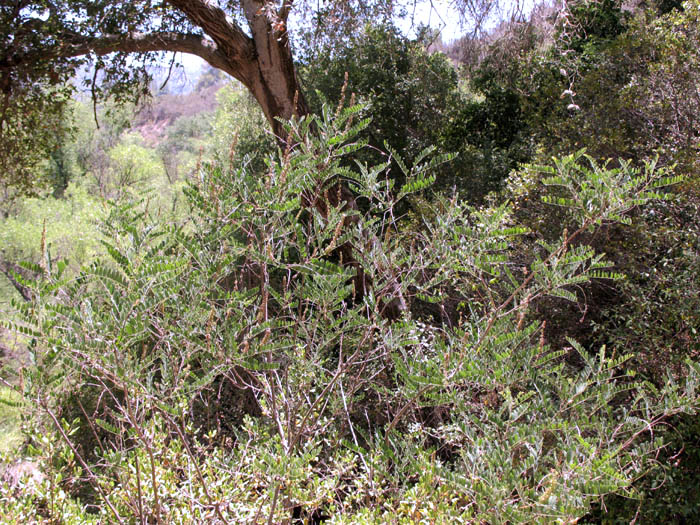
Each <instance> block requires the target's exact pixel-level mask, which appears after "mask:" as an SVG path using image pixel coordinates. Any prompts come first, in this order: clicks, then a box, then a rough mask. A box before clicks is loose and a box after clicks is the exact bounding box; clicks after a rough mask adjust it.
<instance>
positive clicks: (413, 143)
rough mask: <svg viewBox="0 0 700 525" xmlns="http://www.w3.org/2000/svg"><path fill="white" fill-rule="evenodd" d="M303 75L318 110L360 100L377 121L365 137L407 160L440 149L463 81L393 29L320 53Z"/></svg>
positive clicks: (372, 31) (371, 31)
mask: <svg viewBox="0 0 700 525" xmlns="http://www.w3.org/2000/svg"><path fill="white" fill-rule="evenodd" d="M346 73H347V79H348V80H347V87H346V89H345V91H344V92H343V85H344V83H343V79H344V76H345V74H346ZM301 74H302V77H303V78H304V79H305V85H306V86H307V91H308V94H309V102H310V104H311V106H312V108H313V109H314V110H316V111H318V110H319V109H320V108H321V105H322V103H323V102H324V101H328V102H329V103H330V104H331V105H335V104H337V103H338V102H339V101H340V99H341V96H343V95H344V96H345V97H346V99H348V100H349V98H350V96H351V94H354V95H355V97H356V100H357V101H359V102H362V103H363V104H365V111H366V114H368V115H372V123H373V124H372V127H371V129H368V130H366V131H365V134H364V136H365V137H366V138H367V140H368V142H369V144H370V145H371V146H373V147H374V148H377V149H379V150H384V149H385V147H384V143H385V142H386V143H387V144H388V145H389V147H390V148H391V149H392V150H394V151H396V152H398V153H399V154H400V155H402V156H404V157H407V158H411V157H412V156H414V155H415V154H417V152H420V151H422V150H423V149H425V148H427V147H428V146H431V145H433V144H436V143H437V139H438V137H439V134H440V130H441V129H442V128H443V127H444V126H445V125H446V123H447V119H448V117H449V115H450V111H452V107H453V106H454V104H455V103H456V102H457V101H458V100H459V97H458V93H457V75H456V72H455V70H454V68H453V67H452V65H451V64H450V62H449V61H448V60H447V58H446V57H445V56H444V55H442V54H441V53H435V54H430V53H428V52H427V51H426V50H425V49H424V47H423V45H422V43H421V42H419V41H411V40H408V39H407V38H406V37H404V36H402V35H401V34H400V33H399V31H398V29H396V28H395V27H393V26H366V27H365V28H364V30H363V31H361V32H359V33H358V34H356V35H354V36H352V37H350V38H349V39H348V40H346V41H343V42H342V43H336V44H335V45H333V46H332V47H328V48H326V49H324V50H321V51H319V52H318V53H317V54H315V55H314V56H313V61H312V62H310V63H307V64H305V65H304V67H303V69H302V71H301ZM316 91H318V93H316ZM362 155H363V158H364V159H371V160H372V161H373V162H377V161H379V160H380V159H382V157H381V155H377V154H376V153H372V150H367V151H364V152H363V153H362Z"/></svg>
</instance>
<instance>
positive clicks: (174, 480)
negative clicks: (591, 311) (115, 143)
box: [3, 106, 700, 523]
mask: <svg viewBox="0 0 700 525" xmlns="http://www.w3.org/2000/svg"><path fill="white" fill-rule="evenodd" d="M360 109H361V108H359V107H357V106H354V107H350V108H347V109H340V108H339V109H338V110H337V111H335V112H334V111H332V110H329V109H328V108H325V109H324V110H323V111H322V113H321V114H320V115H319V116H312V117H307V118H304V119H302V120H300V121H293V122H290V123H288V124H287V132H288V133H289V136H290V137H291V139H292V140H290V144H293V146H290V147H288V148H287V149H286V151H280V152H279V154H278V156H277V157H276V158H275V159H271V160H269V162H268V163H267V169H266V171H265V172H264V173H255V172H251V171H249V170H248V169H247V168H246V166H245V165H243V167H241V168H239V169H236V170H228V169H224V168H222V167H220V166H214V165H205V166H204V167H203V169H202V171H201V173H200V175H201V177H200V179H199V180H198V181H197V182H196V183H192V184H190V185H189V187H188V188H187V190H186V196H187V199H188V202H189V206H190V213H189V218H188V220H187V221H185V222H182V223H178V224H163V223H162V221H159V219H158V217H156V216H155V215H153V214H151V213H150V212H149V209H148V207H147V206H145V205H144V203H141V204H139V203H132V204H128V205H119V206H115V207H114V208H113V210H112V212H111V215H110V217H109V219H108V220H107V221H106V224H105V228H106V229H107V230H106V231H107V233H108V234H109V237H110V238H112V239H113V241H112V242H109V243H105V249H106V251H107V253H108V254H109V257H108V258H105V259H101V260H98V261H96V262H94V263H93V264H90V265H88V266H85V267H84V268H83V269H82V270H81V272H80V273H79V275H78V276H77V277H66V276H64V274H63V273H62V272H63V268H64V266H65V265H63V264H61V263H56V262H52V261H50V260H47V261H46V262H45V263H44V264H43V266H41V267H36V268H35V269H36V271H37V272H39V273H41V274H42V278H41V279H39V280H37V282H36V283H34V285H33V286H34V289H35V293H34V296H35V297H36V300H35V301H34V302H32V303H26V304H25V303H16V307H17V309H18V310H19V312H20V314H21V316H22V321H21V322H18V323H15V324H12V326H11V327H12V328H13V329H15V330H18V331H20V332H22V333H24V334H25V335H26V336H27V337H28V338H31V340H32V343H31V345H30V350H31V353H32V362H33V366H32V367H30V368H28V369H26V370H24V371H23V376H22V382H21V388H20V390H21V392H22V395H23V396H25V398H26V405H27V406H31V407H35V409H36V411H35V418H34V419H33V420H31V422H29V423H28V424H27V428H28V429H29V428H31V429H32V431H31V432H28V435H27V440H28V442H27V445H26V449H27V452H28V453H29V454H31V455H33V456H35V457H36V458H37V461H40V462H41V464H42V465H43V466H44V468H45V469H46V470H47V473H46V481H45V483H44V485H42V487H43V489H42V491H40V492H37V493H34V495H32V496H31V498H33V499H32V500H31V505H33V506H34V508H36V509H38V510H37V513H38V515H41V516H45V517H46V520H47V521H48V520H52V519H61V518H62V519H64V520H65V521H69V520H68V518H67V517H66V515H63V514H62V513H63V512H64V509H71V510H70V512H73V510H72V509H75V508H76V506H77V507H78V508H80V507H81V505H82V506H83V507H82V508H83V509H84V512H85V513H86V514H85V516H87V518H86V519H98V520H105V521H118V522H122V521H125V522H131V521H134V522H140V523H171V522H173V523H177V522H188V523H194V522H199V523H212V522H219V523H256V522H267V523H285V522H286V523H292V522H300V523H303V522H321V521H327V522H328V523H417V522H447V521H448V520H449V521H459V522H463V523H505V522H511V523H536V522H541V523H551V522H557V521H558V522H573V521H575V520H576V519H578V518H580V517H582V516H583V515H585V514H586V513H587V512H588V511H589V510H590V508H591V505H592V504H593V503H594V502H595V501H597V500H598V499H599V498H601V497H603V496H605V495H608V494H612V493H617V494H624V495H626V496H632V497H633V496H634V495H635V488H634V482H635V481H636V480H637V479H638V478H639V477H641V476H643V475H644V473H645V472H646V471H647V470H648V468H649V466H650V464H651V462H652V461H653V459H654V457H655V455H656V454H657V452H658V451H659V449H660V448H661V447H663V442H662V441H661V440H659V439H658V437H657V434H656V433H655V429H656V427H657V426H658V425H660V424H662V423H663V422H664V421H666V420H667V419H668V418H669V417H671V416H673V415H676V414H682V413H695V411H696V409H697V405H698V398H697V384H698V379H699V378H698V374H700V366H698V365H697V364H695V363H692V362H687V364H686V371H685V373H684V374H683V376H682V378H681V379H680V380H678V381H676V380H674V379H672V378H671V379H669V380H668V381H667V382H666V383H665V384H663V385H660V386H658V387H657V386H653V385H650V384H648V383H645V382H644V381H640V380H637V378H636V377H635V374H634V370H632V369H630V368H627V367H625V363H626V361H627V360H628V356H627V355H625V356H620V354H619V353H617V351H616V349H615V348H606V347H602V348H590V349H589V348H584V347H582V346H581V345H580V344H578V343H577V342H576V341H574V340H569V341H568V342H567V343H566V344H565V345H564V346H562V347H551V346H550V345H549V344H548V343H547V341H546V338H545V337H544V330H543V326H541V325H539V324H538V323H531V322H529V321H528V313H529V309H530V308H531V306H532V304H534V303H535V302H536V301H537V300H538V298H541V297H544V296H552V295H553V296H556V297H560V298H562V299H563V300H566V301H577V300H578V298H577V296H576V294H575V293H574V292H575V289H576V287H577V286H579V285H581V284H582V283H586V282H588V281H590V280H592V279H620V278H622V276H620V275H618V274H616V273H615V271H614V269H612V268H611V267H610V264H609V263H607V262H606V261H605V260H604V259H603V257H602V256H601V255H599V254H596V253H595V252H594V250H593V249H592V248H590V247H589V246H587V245H585V244H584V243H582V242H581V240H582V237H583V234H584V233H586V232H590V231H594V230H595V229H596V228H600V227H601V226H602V225H605V224H608V223H610V222H622V223H629V221H630V220H631V219H630V218H629V216H628V215H627V212H629V211H630V210H631V209H632V208H634V207H636V206H640V205H643V204H645V203H646V202H648V201H649V200H652V199H663V198H664V195H663V194H661V193H660V191H659V188H661V187H662V186H664V185H668V184H672V183H675V182H677V178H674V177H672V176H669V174H668V173H667V172H666V171H664V170H657V169H656V168H655V166H654V165H653V164H648V165H647V166H646V168H645V169H643V170H637V169H634V168H632V167H631V166H630V165H628V164H625V163H622V164H621V167H619V168H616V169H609V168H608V167H607V166H600V165H597V164H596V163H595V162H594V161H593V160H592V159H590V158H587V157H586V156H585V155H584V153H583V152H579V153H577V154H574V155H570V156H567V157H564V158H561V159H557V160H556V161H555V162H554V164H553V165H552V166H550V167H542V168H540V170H541V171H544V172H545V178H544V183H545V185H547V186H548V187H551V188H552V191H551V192H550V193H549V194H548V195H547V196H545V202H546V203H548V204H550V205H552V206H558V207H561V208H562V209H563V210H565V212H566V215H567V217H568V222H569V223H570V224H573V225H575V227H573V228H571V229H568V228H563V229H562V231H561V232H559V233H558V235H555V236H554V237H553V239H552V238H550V239H544V238H538V239H537V248H536V250H534V257H533V258H532V260H529V261H527V262H526V263H525V264H523V263H522V261H520V260H519V259H518V258H517V253H515V251H516V248H517V243H518V242H519V240H520V239H522V238H523V236H525V235H530V236H533V235H534V234H533V233H528V230H527V228H525V227H522V226H519V225H517V224H515V222H514V220H513V215H512V213H511V208H510V206H509V205H508V203H505V204H502V205H498V206H494V207H490V208H483V209H478V210H477V209H473V208H470V207H468V206H466V205H464V204H463V203H460V202H457V201H456V200H454V199H453V200H449V199H444V198H443V199H437V200H436V201H435V202H432V203H431V202H428V201H426V202H425V203H424V206H425V212H424V213H423V215H422V217H421V218H420V223H419V224H416V222H415V221H413V222H409V221H404V220H403V218H402V217H400V216H398V215H397V214H396V213H395V210H396V207H397V205H398V204H399V203H400V202H401V200H402V199H405V198H407V197H409V196H411V195H414V194H420V193H421V192H423V191H425V190H426V189H427V188H429V186H430V185H431V184H432V183H433V182H434V179H435V171H434V170H435V168H436V166H437V165H439V164H440V163H441V162H443V161H445V160H448V157H445V156H442V157H434V158H431V153H432V152H431V150H426V151H424V152H422V153H420V154H419V155H417V156H416V160H415V164H414V166H413V167H410V168H409V167H408V166H406V165H405V164H404V162H403V161H402V160H401V159H400V158H398V157H395V156H394V157H393V158H391V159H390V160H389V161H388V162H387V163H385V164H380V165H377V166H364V165H358V166H357V168H354V169H351V168H349V167H348V163H347V162H345V157H346V156H347V155H349V154H350V153H352V152H353V151H356V150H357V149H358V148H361V147H362V146H363V143H362V141H357V140H356V136H357V134H358V133H359V132H360V131H361V130H362V129H363V128H364V127H366V126H367V125H368V123H369V121H368V120H362V121H359V122H356V119H357V115H358V114H359V111H360ZM390 165H396V166H398V167H399V168H400V169H401V170H402V171H403V172H404V173H403V177H401V179H402V180H405V181H406V182H405V183H404V184H403V185H401V186H400V187H399V186H398V185H397V184H396V183H395V182H394V181H395V180H396V179H394V178H390V177H386V176H385V173H384V172H385V170H386V169H387V167H388V166H390ZM343 187H345V189H347V188H350V189H352V191H353V192H354V194H355V201H356V203H357V206H352V205H350V204H351V203H350V202H349V201H347V200H346V201H343V199H341V198H339V195H336V192H341V191H343ZM334 203H335V204H334ZM338 203H339V204H338ZM341 247H346V248H347V247H350V248H351V253H352V254H353V257H352V259H351V260H348V259H347V258H345V260H344V257H343V254H344V253H348V252H347V250H341V249H339V248H341ZM360 272H361V274H362V275H363V276H364V277H363V278H362V279H357V276H358V274H360ZM360 285H362V286H364V289H362V290H359V289H358V288H357V287H358V286H360ZM455 304H457V306H456V307H454V305H455ZM570 355H576V356H577V359H576V360H573V359H567V357H568V356H570ZM88 393H89V395H90V399H91V401H90V404H89V406H85V404H84V403H82V401H83V400H86V399H87V394H88ZM83 394H85V395H83ZM212 413H213V416H212ZM39 436H43V437H41V438H40V437H39ZM85 487H87V488H88V489H89V491H87V493H86V492H85ZM59 491H60V492H59ZM66 493H68V494H69V495H72V498H69V500H70V502H71V504H70V505H68V504H66V505H64V506H57V505H55V504H53V503H52V502H53V501H54V498H55V497H56V495H57V494H62V495H63V497H64V500H65V494H66ZM78 495H80V496H81V498H82V499H76V498H77V497H78ZM28 497H29V496H26V495H20V496H17V497H15V498H14V499H12V498H10V500H9V501H5V502H3V505H5V506H6V507H8V508H11V509H13V508H15V507H13V505H16V506H17V507H16V508H20V509H21V508H23V507H22V505H27V499H26V498H28ZM62 501H63V500H62ZM65 512H68V511H67V510H66V511H65ZM75 519H77V518H75Z"/></svg>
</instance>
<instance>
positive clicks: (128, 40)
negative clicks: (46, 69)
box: [0, 32, 230, 70]
mask: <svg viewBox="0 0 700 525" xmlns="http://www.w3.org/2000/svg"><path fill="white" fill-rule="evenodd" d="M64 36H65V37H66V40H64V43H63V44H62V45H59V46H56V47H54V48H48V49H42V50H36V51H32V52H30V53H26V54H19V55H14V56H10V57H7V58H6V59H5V60H4V61H0V69H10V68H14V67H17V66H20V65H23V64H26V63H33V62H39V61H45V60H50V59H54V58H73V57H78V56H82V55H87V54H89V53H95V54H97V55H100V56H101V55H108V54H110V53H116V52H124V53H148V52H153V51H174V52H182V53H189V54H192V55H197V56H199V57H201V58H203V59H204V60H206V61H207V62H209V63H210V64H211V65H212V66H214V67H216V68H218V69H225V70H227V69H230V64H229V63H228V61H227V60H226V57H225V56H224V55H223V54H222V53H221V52H220V50H219V49H218V47H217V45H216V44H215V43H214V42H212V41H211V40H208V39H206V38H204V37H202V36H200V35H196V34H192V33H173V32H163V33H132V34H130V35H126V36H124V35H104V36H102V37H98V38H88V37H84V36H82V35H79V34H75V33H71V34H69V35H64Z"/></svg>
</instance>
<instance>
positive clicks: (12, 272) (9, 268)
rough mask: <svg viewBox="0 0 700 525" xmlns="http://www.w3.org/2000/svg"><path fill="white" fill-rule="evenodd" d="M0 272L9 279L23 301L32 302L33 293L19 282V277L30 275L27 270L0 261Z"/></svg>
mask: <svg viewBox="0 0 700 525" xmlns="http://www.w3.org/2000/svg"><path fill="white" fill-rule="evenodd" d="M0 272H2V273H4V274H5V277H7V279H8V280H9V281H10V284H12V286H13V287H14V288H15V290H17V291H18V292H19V294H20V295H21V296H22V299H24V300H25V301H31V300H32V291H31V290H30V289H29V288H28V287H27V286H24V285H23V284H22V283H20V282H19V281H18V280H17V275H22V276H24V275H26V274H27V273H28V272H27V270H25V269H24V268H22V267H21V266H18V265H17V264H15V263H11V262H10V261H6V260H4V259H0Z"/></svg>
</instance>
